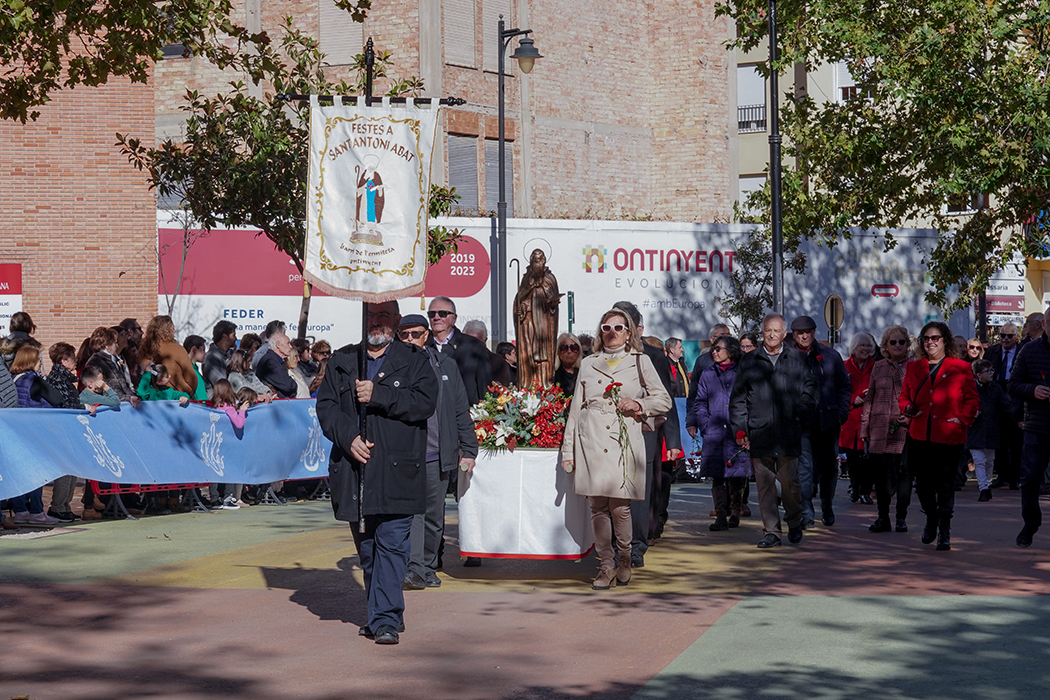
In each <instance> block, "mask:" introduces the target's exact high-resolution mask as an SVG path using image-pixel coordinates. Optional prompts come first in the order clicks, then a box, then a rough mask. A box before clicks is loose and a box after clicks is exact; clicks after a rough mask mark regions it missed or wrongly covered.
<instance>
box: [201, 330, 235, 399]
mask: <svg viewBox="0 0 1050 700" xmlns="http://www.w3.org/2000/svg"><path fill="white" fill-rule="evenodd" d="M229 359H230V356H229V353H226V352H223V351H222V350H221V349H219V346H218V345H216V344H215V343H212V344H211V347H210V348H208V354H207V355H205V356H204V362H202V363H201V375H202V376H203V377H204V388H206V389H207V390H208V395H209V396H210V395H211V391H212V388H214V386H215V382H217V381H219V380H220V379H226V378H227V377H228V376H229V374H230V373H229V370H228V369H227V368H226V362H227V361H228V360H229Z"/></svg>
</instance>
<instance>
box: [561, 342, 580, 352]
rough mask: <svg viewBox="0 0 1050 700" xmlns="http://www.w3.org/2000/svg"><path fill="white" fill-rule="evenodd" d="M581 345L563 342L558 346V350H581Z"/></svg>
mask: <svg viewBox="0 0 1050 700" xmlns="http://www.w3.org/2000/svg"><path fill="white" fill-rule="evenodd" d="M579 351H580V346H579V345H577V344H576V343H562V344H561V345H559V346H558V352H579Z"/></svg>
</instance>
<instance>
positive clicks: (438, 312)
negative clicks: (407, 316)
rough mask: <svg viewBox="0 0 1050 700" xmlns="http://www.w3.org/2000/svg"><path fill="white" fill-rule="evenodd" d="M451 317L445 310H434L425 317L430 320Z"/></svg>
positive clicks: (450, 313) (449, 312)
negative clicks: (436, 317)
mask: <svg viewBox="0 0 1050 700" xmlns="http://www.w3.org/2000/svg"><path fill="white" fill-rule="evenodd" d="M451 315H452V312H451V311H449V310H447V309H436V310H434V311H428V312H427V316H429V317H430V318H434V317H435V316H440V317H441V318H448V317H449V316H451Z"/></svg>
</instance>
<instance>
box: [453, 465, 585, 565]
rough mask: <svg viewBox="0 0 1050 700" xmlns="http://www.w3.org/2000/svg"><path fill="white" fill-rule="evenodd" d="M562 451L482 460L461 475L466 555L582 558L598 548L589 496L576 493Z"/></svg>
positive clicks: (461, 541)
mask: <svg viewBox="0 0 1050 700" xmlns="http://www.w3.org/2000/svg"><path fill="white" fill-rule="evenodd" d="M572 478H573V477H572V475H571V474H566V473H565V470H563V469H562V468H561V461H560V459H559V456H558V450H540V449H520V448H519V449H517V450H515V451H514V452H500V453H485V452H484V451H483V452H482V453H481V454H480V455H479V456H478V459H477V464H476V465H475V466H474V470H473V471H472V472H470V473H469V474H468V473H465V472H459V549H460V553H461V554H462V555H463V556H470V557H493V558H507V559H579V558H581V557H583V556H585V555H586V554H587V553H588V552H589V551H590V550H591V546H592V545H593V544H594V533H593V532H592V531H591V515H590V512H591V511H590V506H589V505H588V503H587V498H586V497H584V496H577V495H576V494H575V493H574V492H573V490H572Z"/></svg>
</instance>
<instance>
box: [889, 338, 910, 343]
mask: <svg viewBox="0 0 1050 700" xmlns="http://www.w3.org/2000/svg"><path fill="white" fill-rule="evenodd" d="M886 344H887V345H907V344H908V341H907V340H902V339H900V338H890V339H889V340H887V341H886Z"/></svg>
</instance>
